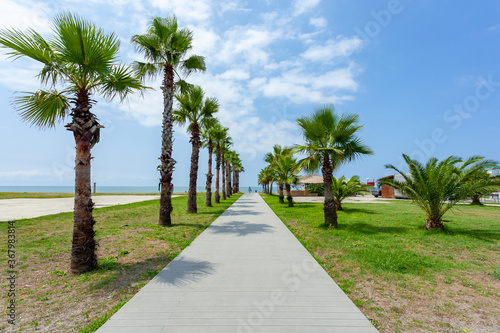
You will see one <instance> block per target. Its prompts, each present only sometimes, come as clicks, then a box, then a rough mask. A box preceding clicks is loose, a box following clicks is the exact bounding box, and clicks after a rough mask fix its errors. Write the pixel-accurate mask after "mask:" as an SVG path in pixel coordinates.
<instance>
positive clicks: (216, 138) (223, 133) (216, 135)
mask: <svg viewBox="0 0 500 333" xmlns="http://www.w3.org/2000/svg"><path fill="white" fill-rule="evenodd" d="M228 130H229V129H228V128H227V127H223V126H222V125H221V124H220V123H219V124H216V125H215V126H214V129H213V131H212V133H213V142H214V144H215V161H216V167H215V170H216V171H215V203H220V179H219V178H220V177H219V175H220V165H221V158H222V156H221V144H223V142H224V141H225V140H226V139H227V132H228Z"/></svg>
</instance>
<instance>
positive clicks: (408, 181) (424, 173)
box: [380, 154, 500, 229]
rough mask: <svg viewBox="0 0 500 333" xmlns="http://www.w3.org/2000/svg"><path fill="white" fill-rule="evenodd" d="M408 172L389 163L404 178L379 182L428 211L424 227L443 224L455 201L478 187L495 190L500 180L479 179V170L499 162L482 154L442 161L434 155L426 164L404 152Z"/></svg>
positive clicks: (430, 227) (470, 193) (479, 189)
mask: <svg viewBox="0 0 500 333" xmlns="http://www.w3.org/2000/svg"><path fill="white" fill-rule="evenodd" d="M403 158H404V160H405V161H406V164H407V165H408V169H409V174H405V173H404V172H402V171H401V170H400V169H398V168H396V167H395V166H393V165H391V164H388V165H386V168H388V169H392V170H394V171H396V172H398V173H399V174H400V175H401V176H402V178H403V179H404V181H397V180H394V179H388V178H382V179H381V180H380V183H381V184H383V185H388V186H391V187H393V188H395V189H398V190H400V191H401V192H402V193H404V194H406V195H407V196H408V197H409V198H410V199H411V200H412V201H413V202H414V203H415V204H416V205H418V206H419V207H420V208H421V209H422V210H423V211H424V212H425V214H426V215H427V221H426V225H425V228H426V229H434V228H439V229H442V228H444V225H443V219H442V218H443V215H444V214H445V213H446V212H447V211H448V210H450V209H451V208H452V207H453V206H455V204H456V203H457V202H458V201H459V200H461V199H464V198H467V197H469V196H471V195H473V194H474V193H476V192H478V191H483V190H486V191H487V192H488V191H491V192H493V191H495V190H496V189H498V186H500V182H499V181H498V180H494V179H491V178H490V179H488V178H486V179H482V180H477V179H476V176H477V174H480V173H482V172H483V171H484V169H485V168H488V167H492V166H496V162H494V161H491V160H485V159H484V158H483V157H481V156H472V157H470V158H468V159H467V160H465V161H464V160H463V159H462V158H460V157H456V156H450V157H448V158H447V159H445V160H442V161H441V162H439V161H438V160H437V159H436V158H434V157H433V158H431V159H430V160H429V161H428V162H427V163H426V164H425V165H424V164H422V163H420V162H419V161H417V160H413V159H411V158H410V157H409V156H407V155H404V154H403Z"/></svg>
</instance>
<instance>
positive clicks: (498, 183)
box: [468, 170, 500, 205]
mask: <svg viewBox="0 0 500 333" xmlns="http://www.w3.org/2000/svg"><path fill="white" fill-rule="evenodd" d="M468 182H482V183H488V182H490V183H491V186H492V188H489V187H485V188H482V189H478V190H477V191H475V192H474V193H471V195H470V197H471V199H472V204H473V205H482V203H481V201H480V198H481V197H482V196H483V195H486V194H489V193H491V192H493V191H498V190H499V189H500V178H493V177H491V176H490V174H489V173H488V172H486V170H478V172H477V173H476V174H474V175H472V176H471V177H470V179H469V180H468Z"/></svg>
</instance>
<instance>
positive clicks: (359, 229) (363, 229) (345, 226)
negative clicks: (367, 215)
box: [318, 222, 409, 235]
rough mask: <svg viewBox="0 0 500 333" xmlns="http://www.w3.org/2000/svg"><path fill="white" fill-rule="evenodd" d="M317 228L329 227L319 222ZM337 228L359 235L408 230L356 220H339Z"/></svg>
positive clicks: (399, 232) (404, 231) (395, 232)
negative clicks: (348, 221) (355, 221)
mask: <svg viewBox="0 0 500 333" xmlns="http://www.w3.org/2000/svg"><path fill="white" fill-rule="evenodd" d="M318 228H320V229H330V228H329V227H327V226H326V225H325V224H324V223H322V224H320V225H319V226H318ZM338 230H348V231H349V232H350V233H353V234H360V235H377V234H402V233H407V232H408V231H409V230H408V228H401V227H384V226H378V225H374V224H368V223H363V222H357V223H342V222H340V223H339V225H338Z"/></svg>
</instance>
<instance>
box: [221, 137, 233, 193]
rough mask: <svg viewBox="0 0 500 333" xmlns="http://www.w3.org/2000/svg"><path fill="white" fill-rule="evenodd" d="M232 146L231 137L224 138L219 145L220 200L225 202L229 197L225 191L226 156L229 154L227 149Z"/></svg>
mask: <svg viewBox="0 0 500 333" xmlns="http://www.w3.org/2000/svg"><path fill="white" fill-rule="evenodd" d="M232 144H233V142H232V140H231V137H229V136H226V137H225V138H224V140H222V141H221V143H220V154H221V168H222V199H223V200H226V198H227V197H228V196H229V193H228V191H227V163H226V155H227V153H228V152H229V147H230V146H231V145H232Z"/></svg>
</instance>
